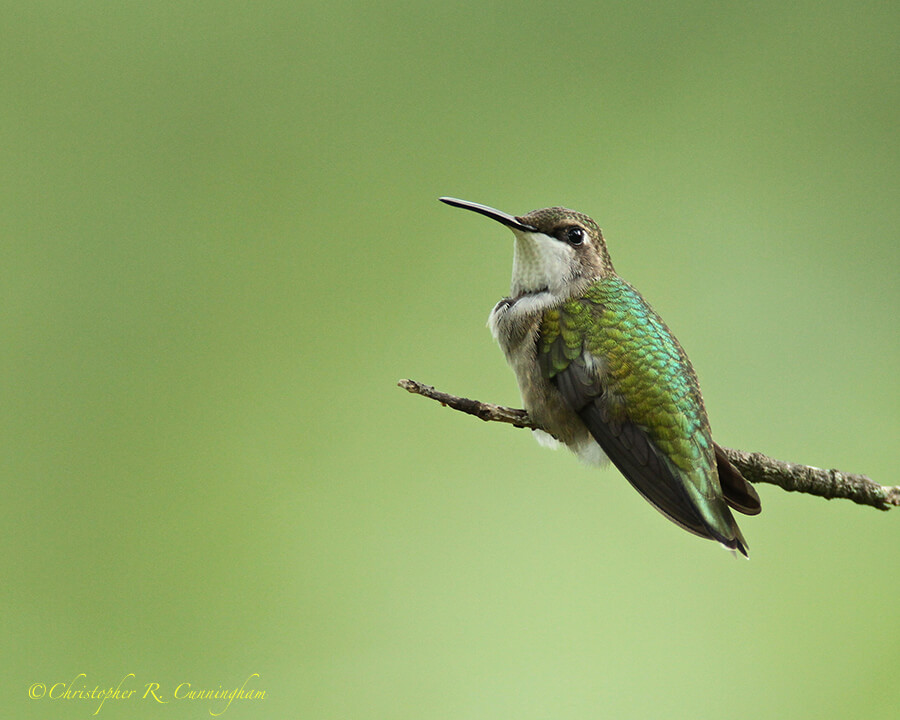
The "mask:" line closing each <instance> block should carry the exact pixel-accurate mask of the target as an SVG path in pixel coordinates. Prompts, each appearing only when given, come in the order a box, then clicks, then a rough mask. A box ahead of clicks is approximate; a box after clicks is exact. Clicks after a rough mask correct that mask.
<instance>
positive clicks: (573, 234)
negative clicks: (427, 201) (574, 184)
mask: <svg viewBox="0 0 900 720" xmlns="http://www.w3.org/2000/svg"><path fill="white" fill-rule="evenodd" d="M441 201H442V202H445V203H447V204H448V205H453V206H455V207H460V208H463V209H465V210H472V211H473V212H477V213H480V214H482V215H486V216H487V217H489V218H492V219H494V220H496V221H497V222H499V223H502V224H503V225H506V226H507V227H508V228H509V229H510V230H512V231H513V234H514V235H515V236H516V245H515V254H514V256H513V274H512V295H513V297H519V296H521V295H528V294H532V293H540V292H548V291H549V292H550V293H552V294H554V295H568V294H570V292H573V291H577V290H579V289H581V288H582V287H583V286H584V285H585V284H586V283H587V282H589V281H591V280H594V279H596V278H599V277H604V276H607V275H612V274H613V273H614V272H615V271H614V270H613V266H612V261H610V259H609V253H608V252H607V250H606V243H605V242H604V241H603V233H602V232H600V228H599V227H598V226H597V223H595V222H594V221H593V220H592V219H591V218H589V217H588V216H587V215H585V214H583V213H580V212H576V211H574V210H569V209H567V208H562V207H551V208H544V209H543V210H532V211H531V212H530V213H528V214H527V215H522V216H513V215H507V214H506V213H504V212H501V211H499V210H495V209H494V208H491V207H487V206H486V205H479V204H478V203H473V202H468V201H467V200H457V199H455V198H448V197H442V198H441Z"/></svg>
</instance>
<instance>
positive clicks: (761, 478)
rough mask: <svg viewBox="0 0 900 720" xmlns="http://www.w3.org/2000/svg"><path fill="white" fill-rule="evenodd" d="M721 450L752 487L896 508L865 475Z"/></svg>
mask: <svg viewBox="0 0 900 720" xmlns="http://www.w3.org/2000/svg"><path fill="white" fill-rule="evenodd" d="M397 384H398V385H399V386H400V387H402V388H403V389H404V390H408V391H409V392H411V393H413V394H415V395H422V396H424V397H427V398H431V399H432V400H437V401H438V402H439V403H441V405H445V406H447V407H449V408H453V409H454V410H459V411H460V412H464V413H468V414H469V415H474V416H475V417H478V418H481V419H482V420H484V421H485V422H502V423H507V424H509V425H513V426H515V427H520V428H529V429H531V430H543V428H541V427H540V426H538V425H536V424H535V423H533V422H532V421H531V418H530V417H528V413H527V412H525V411H524V410H519V409H516V408H509V407H503V406H502V405H493V404H491V403H483V402H479V401H478V400H470V399H468V398H463V397H458V396H456V395H450V394H449V393H445V392H441V391H440V390H435V389H434V388H433V387H431V386H430V385H425V384H423V383H420V382H417V381H415V380H401V381H400V382H398V383H397ZM545 432H546V431H545ZM722 449H723V450H724V451H725V454H726V455H727V456H728V459H729V460H730V461H731V463H732V464H733V465H734V466H735V467H736V468H737V469H738V470H740V471H741V474H742V475H743V476H744V477H745V478H746V479H747V480H749V481H750V482H752V483H761V482H764V483H770V484H772V485H777V486H778V487H780V488H782V489H784V490H788V491H789V492H802V493H807V494H808V495H818V496H819V497H823V498H826V499H827V500H831V499H832V498H844V499H846V500H852V501H853V502H855V503H858V504H860V505H870V506H871V507H874V508H878V509H879V510H890V509H891V508H892V507H896V506H897V505H900V486H893V487H890V486H885V485H879V484H878V483H876V482H874V481H873V480H871V479H870V478H868V477H866V476H865V475H854V474H851V473H845V472H841V471H840V470H823V469H822V468H817V467H811V466H809V465H797V464H795V463H789V462H784V461H783V460H775V459H774V458H770V457H767V456H766V455H763V454H762V453H749V452H745V451H743V450H733V449H731V448H722Z"/></svg>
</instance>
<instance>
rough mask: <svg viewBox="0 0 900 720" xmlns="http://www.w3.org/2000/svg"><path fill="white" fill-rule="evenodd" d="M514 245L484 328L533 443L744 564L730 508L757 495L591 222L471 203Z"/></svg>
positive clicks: (669, 339) (552, 211) (755, 503)
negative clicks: (620, 485) (502, 290)
mask: <svg viewBox="0 0 900 720" xmlns="http://www.w3.org/2000/svg"><path fill="white" fill-rule="evenodd" d="M441 201H442V202H445V203H447V204H448V205H453V206H455V207H460V208H463V209H465V210H472V211H474V212H477V213H480V214H482V215H486V216H487V217H489V218H492V219H494V220H496V221H497V222H499V223H502V224H503V225H506V226H507V227H508V228H510V229H511V230H512V231H513V234H514V235H515V251H514V255H513V271H512V289H511V290H510V295H509V297H506V298H503V299H502V300H501V301H500V302H499V303H497V305H496V306H495V307H494V309H493V311H492V312H491V316H490V319H489V321H488V324H489V327H490V329H491V333H492V334H493V336H494V338H495V339H496V340H497V342H498V343H499V344H500V347H501V348H502V349H503V352H504V353H505V354H506V359H507V361H508V362H509V364H510V366H511V367H512V368H513V370H514V371H515V373H516V377H517V379H518V381H519V390H520V391H521V393H522V400H523V402H524V404H525V409H526V410H527V411H528V414H529V415H530V416H531V419H532V420H534V422H535V424H537V425H539V426H540V427H542V428H544V430H546V432H541V431H539V430H536V431H535V434H536V436H537V440H538V442H540V443H541V444H543V445H550V446H557V445H558V444H559V443H560V442H561V443H564V444H565V445H567V446H568V447H569V448H570V449H571V450H572V452H574V453H575V454H576V455H577V456H578V457H579V458H580V459H582V460H584V461H586V462H588V463H592V464H599V463H603V462H605V461H606V460H607V458H608V459H610V460H612V462H613V464H614V465H615V466H616V467H617V468H618V469H619V470H620V471H621V473H622V474H623V475H624V476H625V478H626V479H627V480H628V481H629V482H630V483H631V484H632V485H633V486H634V488H635V489H636V490H637V491H638V492H639V493H640V494H641V495H643V496H644V498H646V499H647V500H648V501H649V502H650V504H651V505H653V506H654V507H655V508H656V509H657V510H659V511H660V512H661V513H662V514H663V515H665V516H666V517H668V518H669V519H670V520H672V521H673V522H675V523H677V524H678V525H680V526H681V527H683V528H684V529H685V530H687V531H689V532H692V533H694V534H695V535H699V536H700V537H704V538H710V539H712V540H718V541H719V542H720V543H722V545H724V546H725V547H728V548H731V549H734V550H738V551H740V552H741V553H743V554H744V555H747V543H746V541H745V540H744V537H743V535H742V534H741V531H740V529H739V528H738V526H737V523H736V522H735V520H734V516H733V515H732V514H731V511H730V510H729V508H728V506H729V505H730V506H731V507H732V508H734V509H735V510H738V511H740V512H742V513H745V514H747V515H755V514H757V513H758V512H759V511H760V502H759V496H758V495H757V493H756V490H754V488H753V486H752V485H750V483H748V482H747V481H746V480H745V479H744V478H743V477H742V476H741V474H740V472H739V471H738V470H737V469H736V468H735V467H734V466H733V465H732V464H731V463H730V462H728V459H727V458H726V457H725V453H724V452H723V451H722V449H721V448H720V447H719V446H718V445H716V443H714V442H713V440H712V436H711V433H710V428H709V420H708V419H707V417H706V409H705V408H704V406H703V398H702V397H701V396H700V387H699V385H698V383H697V376H696V375H695V374H694V369H693V367H691V363H690V361H689V360H688V358H687V355H686V354H685V352H684V350H682V348H681V345H680V344H679V343H678V341H677V340H676V339H675V337H674V336H673V335H672V333H671V332H670V331H669V328H668V327H666V324H665V323H664V322H663V321H662V319H661V318H660V317H659V315H657V314H656V312H654V310H653V308H651V307H650V305H648V304H647V301H646V300H644V298H643V297H641V295H640V293H638V291H637V290H635V289H634V288H633V287H632V286H631V285H629V284H628V283H627V282H625V281H624V280H623V279H622V278H620V277H619V276H618V275H617V274H616V271H615V270H614V269H613V265H612V261H611V260H610V258H609V252H608V251H607V249H606V243H605V242H604V240H603V234H602V232H601V231H600V228H599V227H598V226H597V223H595V222H594V221H593V220H592V219H591V218H589V217H588V216H587V215H584V214H582V213H579V212H575V211H574V210H568V209H566V208H561V207H551V208H545V209H543V210H534V211H532V212H530V213H528V214H527V215H522V216H520V217H514V216H512V215H507V214H506V213H504V212H500V211H499V210H495V209H494V208H490V207H487V206H485V205H479V204H478V203H473V202H468V201H465V200H457V199H455V198H449V197H443V198H441Z"/></svg>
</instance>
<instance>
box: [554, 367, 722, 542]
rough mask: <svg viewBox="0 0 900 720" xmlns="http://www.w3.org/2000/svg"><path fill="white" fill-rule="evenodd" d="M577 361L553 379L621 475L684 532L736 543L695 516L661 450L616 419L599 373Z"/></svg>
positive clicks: (632, 426) (631, 425) (642, 433)
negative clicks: (602, 386) (715, 531)
mask: <svg viewBox="0 0 900 720" xmlns="http://www.w3.org/2000/svg"><path fill="white" fill-rule="evenodd" d="M591 365H592V364H588V365H586V364H585V363H584V362H580V361H579V360H578V359H576V360H574V361H573V362H570V363H569V366H568V367H567V368H566V369H565V370H563V371H561V372H558V373H556V375H555V376H554V378H553V379H554V381H555V383H556V387H557V389H558V390H559V392H560V394H561V395H562V396H563V399H564V400H565V402H566V404H567V405H569V407H571V408H572V409H573V410H574V411H575V412H576V413H578V416H579V417H580V418H581V420H582V421H583V422H584V424H585V425H586V426H587V428H588V430H589V431H590V433H591V435H592V436H593V437H594V439H595V440H596V441H597V443H598V444H599V445H600V447H601V448H603V451H604V452H605V453H606V455H607V456H608V457H609V459H610V460H611V461H612V462H613V464H614V465H615V466H616V467H617V468H618V469H619V471H620V472H621V473H622V475H624V476H625V479H626V480H628V482H630V483H631V485H632V486H633V487H634V488H635V490H637V491H638V492H639V493H640V494H641V495H643V497H644V498H645V499H646V500H647V501H648V502H650V504H651V505H653V506H654V507H655V508H656V509H657V510H659V511H660V512H661V513H663V515H665V516H666V517H668V518H669V519H670V520H672V521H673V522H675V523H676V524H678V525H680V526H681V527H683V528H684V529H685V530H688V531H689V532H692V533H694V534H695V535H699V536H700V537H705V538H711V539H715V540H718V541H720V542H723V543H725V544H729V545H731V546H732V547H734V546H735V540H734V539H731V538H722V537H718V536H717V535H716V534H714V533H713V532H712V531H711V529H710V528H709V527H708V525H707V523H705V522H704V521H703V519H702V518H701V517H700V515H699V513H698V512H697V509H696V507H695V505H694V502H693V500H692V499H691V496H690V494H689V493H688V491H687V489H686V488H685V486H684V483H683V482H682V481H680V480H679V478H678V477H677V476H676V474H675V472H673V469H672V467H671V463H670V462H669V461H667V460H666V458H665V457H664V455H663V454H662V452H660V450H659V449H658V448H657V447H656V446H655V445H654V443H653V441H652V440H651V438H650V436H649V435H648V434H647V433H646V432H645V431H644V430H642V429H641V428H640V427H639V426H638V425H636V424H635V423H633V422H630V421H627V420H625V421H622V420H619V419H617V418H616V414H615V413H614V412H612V411H611V404H612V401H613V399H612V398H611V397H610V396H609V395H608V394H606V393H604V392H603V390H602V388H601V382H600V377H599V374H598V373H597V372H596V371H595V370H594V368H593V367H591Z"/></svg>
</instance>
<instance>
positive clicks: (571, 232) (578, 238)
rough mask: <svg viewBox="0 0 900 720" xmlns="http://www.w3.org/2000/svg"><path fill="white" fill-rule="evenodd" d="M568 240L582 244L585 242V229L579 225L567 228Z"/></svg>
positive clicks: (571, 242)
mask: <svg viewBox="0 0 900 720" xmlns="http://www.w3.org/2000/svg"><path fill="white" fill-rule="evenodd" d="M566 242H567V243H569V245H573V246H577V245H581V243H583V242H584V229H583V228H580V227H578V226H577V225H574V226H572V227H570V228H566Z"/></svg>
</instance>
